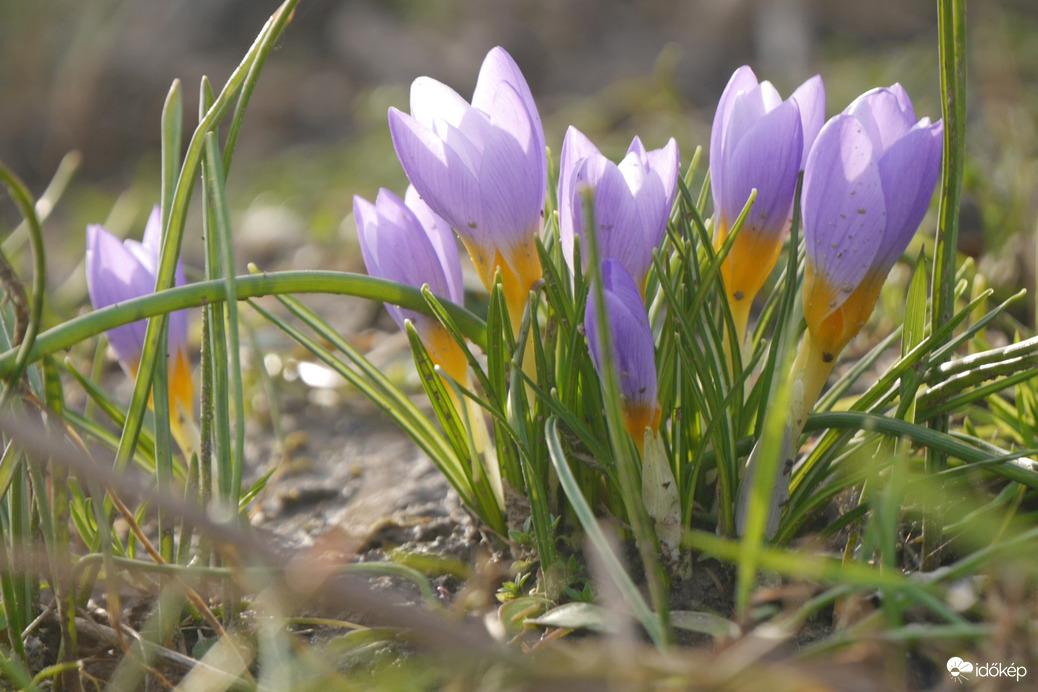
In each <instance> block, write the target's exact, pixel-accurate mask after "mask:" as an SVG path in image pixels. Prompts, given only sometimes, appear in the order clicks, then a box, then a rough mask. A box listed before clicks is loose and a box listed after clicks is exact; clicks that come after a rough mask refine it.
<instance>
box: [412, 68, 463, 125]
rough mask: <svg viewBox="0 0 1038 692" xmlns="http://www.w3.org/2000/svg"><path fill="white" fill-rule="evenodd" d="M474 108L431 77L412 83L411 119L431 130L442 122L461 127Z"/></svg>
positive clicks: (421, 78) (452, 90)
mask: <svg viewBox="0 0 1038 692" xmlns="http://www.w3.org/2000/svg"><path fill="white" fill-rule="evenodd" d="M470 110H472V106H470V105H469V104H468V102H467V101H466V100H465V99H463V98H462V97H461V96H460V95H459V94H458V92H456V91H454V89H451V88H450V87H449V86H447V85H446V84H443V83H442V82H438V81H436V80H435V79H432V78H431V77H419V78H418V79H416V80H414V81H413V82H412V83H411V117H413V118H414V119H415V120H417V121H418V122H420V123H421V124H423V125H425V126H426V127H428V128H429V129H435V125H434V123H435V122H436V121H437V120H442V121H444V122H446V123H448V124H450V125H453V126H454V127H460V126H461V123H462V121H463V120H464V118H465V116H466V115H467V114H468V112H469V111H470Z"/></svg>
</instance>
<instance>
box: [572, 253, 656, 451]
mask: <svg viewBox="0 0 1038 692" xmlns="http://www.w3.org/2000/svg"><path fill="white" fill-rule="evenodd" d="M601 267H602V269H601V277H602V292H603V293H604V296H605V308H606V316H607V320H608V324H609V335H610V343H611V344H612V352H613V354H614V355H613V362H614V363H615V364H616V370H617V373H618V374H619V377H620V396H621V401H622V404H623V413H624V425H625V427H626V428H627V431H628V432H629V433H630V434H631V437H632V438H634V441H635V443H636V444H637V445H638V449H639V450H640V449H641V447H642V441H643V439H644V434H645V429H646V428H650V429H652V430H653V431H655V430H656V429H657V428H658V427H659V423H660V413H661V411H660V406H659V403H658V402H657V401H656V391H657V385H656V357H655V348H654V346H653V341H652V330H651V329H650V328H649V319H648V317H647V315H646V313H645V303H644V302H643V301H642V295H641V291H640V290H639V287H638V286H637V285H636V284H635V282H634V279H632V278H631V275H630V274H628V273H627V270H625V269H624V267H623V265H622V264H621V263H620V262H619V261H618V260H616V259H613V258H609V259H606V260H604V261H603V262H602V265H601ZM584 333H585V334H586V335H587V344H588V350H589V351H590V353H591V362H592V363H594V365H595V370H597V371H598V372H599V373H601V372H602V363H603V358H604V357H605V356H604V354H603V352H602V351H603V349H602V345H601V341H602V337H601V328H600V325H599V321H598V310H597V309H596V301H595V300H593V299H590V298H589V299H588V302H587V309H586V310H585V313H584Z"/></svg>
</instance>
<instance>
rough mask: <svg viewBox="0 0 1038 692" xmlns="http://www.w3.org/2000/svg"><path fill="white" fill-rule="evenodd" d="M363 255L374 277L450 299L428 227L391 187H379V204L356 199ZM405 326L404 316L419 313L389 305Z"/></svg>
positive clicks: (409, 317) (417, 317) (397, 321)
mask: <svg viewBox="0 0 1038 692" xmlns="http://www.w3.org/2000/svg"><path fill="white" fill-rule="evenodd" d="M353 213H354V218H355V220H356V223H357V237H358V239H359V240H360V246H361V255H362V256H363V258H364V264H365V266H367V268H368V273H369V274H371V275H372V276H377V277H379V278H383V279H387V280H389V281H395V282H397V283H401V284H405V285H407V286H413V287H415V288H421V287H422V286H423V285H424V284H428V285H429V288H430V289H431V290H432V292H433V293H434V294H435V295H437V296H440V297H443V298H447V299H450V298H451V295H450V293H451V287H450V286H449V284H448V280H447V277H446V275H445V273H444V269H443V265H442V264H441V260H440V257H439V255H438V254H437V252H436V249H435V248H434V247H433V243H432V241H431V240H430V237H429V236H428V235H427V231H426V229H425V228H424V227H423V226H422V224H421V222H420V221H419V220H418V217H417V216H416V215H415V213H414V212H413V211H412V210H411V209H410V208H409V207H408V206H407V205H406V204H405V203H404V201H403V200H401V199H400V198H399V197H397V196H396V195H395V194H393V193H392V192H390V191H389V190H385V189H381V190H379V193H378V197H377V198H376V200H375V204H371V203H370V202H368V201H367V200H365V199H363V198H361V197H354V198H353ZM386 307H387V309H388V310H389V313H390V315H391V316H392V317H393V319H394V320H395V321H396V323H397V324H398V325H399V326H400V328H401V329H403V326H404V319H412V320H415V321H418V320H420V319H421V318H420V317H419V316H418V313H415V312H413V311H411V310H403V309H401V308H399V307H396V306H394V305H388V304H387V305H386Z"/></svg>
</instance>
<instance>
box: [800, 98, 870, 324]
mask: <svg viewBox="0 0 1038 692" xmlns="http://www.w3.org/2000/svg"><path fill="white" fill-rule="evenodd" d="M802 207H803V213H804V240H805V245H806V250H807V257H808V261H809V262H810V263H811V265H812V266H813V267H814V270H815V272H816V274H818V275H819V276H821V277H824V281H825V283H826V285H827V286H828V287H829V288H830V289H832V290H833V291H834V293H833V295H831V296H830V302H829V308H830V309H831V310H836V309H837V308H838V307H839V306H840V305H842V304H843V303H844V301H845V300H846V299H847V297H848V296H849V295H850V293H851V292H852V291H853V290H854V289H855V288H856V287H857V286H858V284H859V283H861V281H862V279H863V278H864V277H865V276H866V274H867V273H868V272H869V271H870V268H871V266H872V262H873V258H874V257H875V255H876V251H877V249H878V245H879V242H880V239H881V238H882V234H883V232H884V229H885V225H886V205H885V203H884V200H883V186H882V183H881V180H880V174H879V168H878V166H877V165H876V162H875V160H874V159H873V145H872V140H871V138H870V137H869V135H868V133H867V132H866V131H865V129H864V126H863V125H862V124H861V123H860V122H859V121H858V120H857V119H855V118H854V117H852V116H850V115H846V114H842V115H838V116H836V117H835V118H833V119H832V120H830V121H829V122H828V123H826V125H825V127H823V128H822V131H821V132H820V133H819V134H818V138H817V140H816V141H815V145H814V147H813V148H812V149H811V154H810V155H809V156H808V161H807V166H806V170H805V172H804V191H803V199H802Z"/></svg>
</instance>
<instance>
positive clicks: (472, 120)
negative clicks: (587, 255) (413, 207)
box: [389, 48, 548, 327]
mask: <svg viewBox="0 0 1038 692" xmlns="http://www.w3.org/2000/svg"><path fill="white" fill-rule="evenodd" d="M389 130H390V133H391V135H392V138H393V146H394V147H395V149H396V153H397V157H398V158H399V159H400V164H401V165H402V166H403V168H404V172H405V173H407V177H408V178H409V179H410V181H411V183H412V184H413V185H414V186H415V188H416V189H417V190H418V193H419V194H420V195H421V196H422V199H424V200H425V201H426V202H427V203H428V205H429V207H430V208H432V210H433V211H434V212H436V213H437V214H438V215H440V216H441V217H443V218H444V219H445V220H446V221H447V223H449V224H450V225H451V227H453V228H454V230H455V231H457V233H458V235H459V236H461V239H462V241H463V242H464V243H465V247H466V248H467V249H468V251H469V254H470V255H471V256H472V261H473V263H474V264H475V266H476V270H477V271H478V272H479V276H480V278H481V279H482V280H483V283H484V285H486V286H487V288H488V289H489V288H490V287H491V286H492V284H493V281H494V273H495V271H496V270H498V269H500V271H501V274H502V281H503V288H504V291H505V299H506V302H507V304H508V310H509V314H510V316H511V319H512V323H513V327H517V326H518V324H519V321H520V319H521V317H522V312H523V309H524V307H525V305H526V300H527V297H528V295H529V291H530V288H531V287H532V286H533V284H534V283H535V282H536V281H537V280H538V279H540V277H541V265H540V260H539V259H538V256H537V248H536V244H535V239H536V237H537V235H538V234H539V233H540V232H541V229H542V228H543V225H544V198H545V195H546V193H547V179H548V163H547V156H546V153H545V148H544V132H543V131H542V129H541V119H540V116H539V115H538V114H537V107H536V106H535V105H534V102H533V97H532V95H531V94H530V88H529V87H528V86H527V84H526V80H525V79H524V78H523V75H522V73H521V72H520V71H519V68H518V66H517V65H516V64H515V62H514V61H513V60H512V58H511V56H509V55H508V53H507V52H505V50H504V49H503V48H494V49H492V50H491V51H490V52H489V53H488V54H487V57H486V59H485V60H484V61H483V66H482V68H481V69H480V71H479V78H478V79H477V81H476V89H475V91H474V93H473V95H472V103H471V105H470V104H469V103H468V102H466V101H465V99H463V98H462V97H461V96H459V95H458V94H457V92H455V91H454V90H453V89H451V88H450V87H448V86H446V85H444V84H441V83H440V82H438V81H436V80H434V79H430V78H429V77H419V78H418V79H416V80H415V81H414V83H413V84H412V85H411V114H410V115H408V114H406V113H402V112H400V111H399V110H397V109H395V108H390V109H389Z"/></svg>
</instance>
